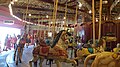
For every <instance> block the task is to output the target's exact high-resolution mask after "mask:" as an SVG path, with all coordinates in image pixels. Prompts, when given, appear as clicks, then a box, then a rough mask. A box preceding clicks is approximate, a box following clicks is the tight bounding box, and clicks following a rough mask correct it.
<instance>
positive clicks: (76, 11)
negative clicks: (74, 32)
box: [75, 6, 78, 24]
mask: <svg viewBox="0 0 120 67" xmlns="http://www.w3.org/2000/svg"><path fill="white" fill-rule="evenodd" d="M77 14H78V6H76V14H75V24H77Z"/></svg>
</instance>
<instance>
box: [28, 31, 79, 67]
mask: <svg viewBox="0 0 120 67" xmlns="http://www.w3.org/2000/svg"><path fill="white" fill-rule="evenodd" d="M69 34H70V33H69V32H67V31H65V30H62V31H60V32H59V33H58V34H57V35H56V37H55V39H54V41H53V44H52V46H51V47H50V46H44V45H43V46H37V47H35V48H34V50H33V59H32V60H31V61H30V62H29V64H30V67H32V62H36V61H38V60H39V59H40V63H39V65H40V67H42V62H43V61H44V59H53V60H54V61H55V63H56V65H57V67H61V62H66V63H73V65H74V66H76V64H77V63H76V61H75V60H74V59H73V60H72V59H69V58H68V53H67V50H66V49H67V45H66V41H67V39H68V35H69Z"/></svg>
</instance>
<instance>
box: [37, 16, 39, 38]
mask: <svg viewBox="0 0 120 67" xmlns="http://www.w3.org/2000/svg"><path fill="white" fill-rule="evenodd" d="M39 18H40V16H38V30H37V36H38V33H39V27H40V26H39V24H40V20H39Z"/></svg>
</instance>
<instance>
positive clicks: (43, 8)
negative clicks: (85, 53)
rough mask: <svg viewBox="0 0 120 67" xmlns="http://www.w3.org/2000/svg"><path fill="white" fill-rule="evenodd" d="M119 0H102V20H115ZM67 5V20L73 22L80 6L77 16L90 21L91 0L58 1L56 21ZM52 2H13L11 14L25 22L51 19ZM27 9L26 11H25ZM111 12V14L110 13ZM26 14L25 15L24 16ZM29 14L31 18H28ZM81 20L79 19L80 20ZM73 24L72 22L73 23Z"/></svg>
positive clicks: (6, 1) (7, 0)
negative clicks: (77, 7) (24, 19)
mask: <svg viewBox="0 0 120 67" xmlns="http://www.w3.org/2000/svg"><path fill="white" fill-rule="evenodd" d="M10 1H11V0H0V5H1V6H8V4H9V3H10ZM119 1H120V0H103V5H102V7H103V8H102V20H106V19H108V18H109V16H111V17H110V18H111V19H112V20H115V19H116V18H118V17H119V13H120V3H119ZM99 2H100V1H99V0H95V16H96V18H99ZM66 4H67V19H72V20H74V18H75V14H76V6H79V5H80V4H82V6H81V7H79V9H78V19H79V16H81V17H85V21H91V16H92V13H89V11H90V10H91V8H92V0H58V10H57V19H60V20H61V19H63V18H64V16H65V7H66ZM53 7H54V0H14V4H12V9H13V14H14V15H16V16H18V17H19V18H21V19H23V18H25V17H26V20H27V21H31V22H34V23H37V22H38V18H39V19H40V20H44V19H48V18H47V17H46V16H49V19H48V20H50V19H52V16H53ZM27 8H28V10H27ZM110 11H111V12H110ZM26 14H27V15H26ZM30 14H31V16H29V15H30ZM80 19H81V18H80ZM73 23H74V22H73Z"/></svg>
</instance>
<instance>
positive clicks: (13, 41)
mask: <svg viewBox="0 0 120 67" xmlns="http://www.w3.org/2000/svg"><path fill="white" fill-rule="evenodd" d="M16 42H17V37H16V35H15V34H14V36H13V37H12V44H13V46H14V49H15V46H16Z"/></svg>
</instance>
